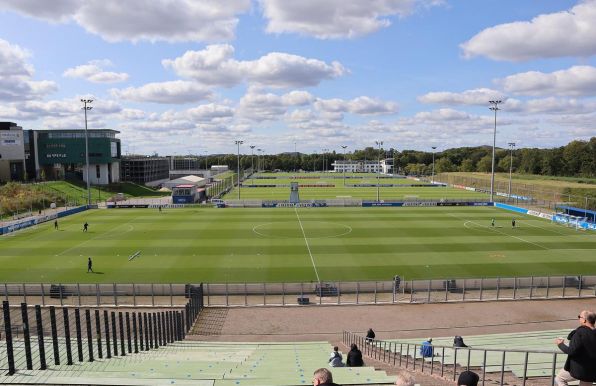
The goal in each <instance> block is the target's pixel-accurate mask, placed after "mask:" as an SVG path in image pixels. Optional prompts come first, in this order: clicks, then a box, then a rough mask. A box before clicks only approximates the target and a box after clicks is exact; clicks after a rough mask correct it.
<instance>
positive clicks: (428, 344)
mask: <svg viewBox="0 0 596 386" xmlns="http://www.w3.org/2000/svg"><path fill="white" fill-rule="evenodd" d="M432 342H433V338H428V339H427V340H425V341H424V342H422V346H420V355H421V356H422V357H423V358H429V357H432V356H433V355H434V353H433V351H434V350H433V343H432Z"/></svg>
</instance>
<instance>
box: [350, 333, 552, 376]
mask: <svg viewBox="0 0 596 386" xmlns="http://www.w3.org/2000/svg"><path fill="white" fill-rule="evenodd" d="M342 341H343V343H344V344H345V345H346V346H348V347H349V346H350V345H351V344H352V343H357V344H358V346H360V347H361V349H362V353H363V355H367V356H368V357H370V358H373V359H375V360H378V361H381V362H383V363H387V364H390V365H393V366H396V367H405V368H406V369H410V370H414V371H420V372H422V373H424V372H425V367H429V366H430V374H431V375H433V374H435V373H436V372H438V370H437V369H435V362H436V361H435V358H436V359H437V361H439V362H440V364H441V365H440V377H442V378H444V379H448V380H453V381H455V380H456V379H457V375H458V371H459V372H461V371H463V370H470V368H471V367H473V366H470V358H471V354H472V352H474V351H476V352H478V353H481V354H482V358H483V359H482V364H481V365H480V366H479V367H480V368H481V369H482V371H481V374H478V375H479V377H480V379H481V385H485V382H486V381H487V376H486V372H487V371H486V368H487V367H488V366H494V367H496V366H499V368H500V371H499V372H498V373H499V382H498V384H499V385H501V386H502V385H505V384H507V383H506V381H505V373H506V372H507V371H511V372H512V373H513V370H511V369H507V371H506V367H507V365H511V363H507V358H508V356H507V353H523V354H524V356H523V357H524V359H523V362H522V363H514V365H519V366H522V365H523V370H522V373H521V376H519V375H516V374H515V373H513V375H515V376H516V377H518V378H521V380H522V385H523V386H525V385H526V381H527V379H528V364H533V365H535V364H536V363H539V362H536V361H535V360H534V361H530V355H532V354H533V355H546V356H549V357H551V358H552V360H549V361H546V360H544V364H545V366H546V367H545V368H544V371H545V372H548V377H549V378H550V385H551V386H553V385H554V384H555V374H556V371H557V357H558V356H559V355H562V353H560V352H557V351H550V350H522V349H507V348H500V349H499V348H488V347H482V348H480V347H452V346H444V345H433V346H432V347H433V350H432V352H433V356H432V357H429V358H432V359H431V360H430V364H427V361H426V360H425V358H420V357H419V358H417V357H416V355H417V354H418V350H419V348H420V347H421V346H422V344H416V343H411V342H399V341H385V340H377V339H367V338H365V337H363V336H360V335H357V334H354V333H352V332H348V331H344V332H343V337H342ZM404 348H405V350H404ZM445 349H448V350H452V351H453V363H449V364H447V363H446V361H445V359H446V356H445ZM462 350H465V351H466V352H467V358H466V355H465V354H464V358H465V363H463V361H459V360H458V352H459V351H462ZM437 352H439V353H437ZM489 352H497V353H502V355H501V356H500V359H499V360H497V361H495V362H492V363H491V362H490V361H488V360H487V353H489ZM410 353H412V355H411V354H410ZM404 359H405V360H404ZM417 366H418V370H417ZM426 370H427V371H428V369H426ZM492 381H494V379H493V380H492Z"/></svg>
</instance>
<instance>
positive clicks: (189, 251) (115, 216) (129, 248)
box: [0, 207, 596, 283]
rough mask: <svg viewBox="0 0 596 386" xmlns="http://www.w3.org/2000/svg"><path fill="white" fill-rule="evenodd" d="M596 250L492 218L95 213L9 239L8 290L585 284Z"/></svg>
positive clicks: (414, 211)
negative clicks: (421, 281) (400, 281)
mask: <svg viewBox="0 0 596 386" xmlns="http://www.w3.org/2000/svg"><path fill="white" fill-rule="evenodd" d="M493 218H494V219H495V226H494V227H492V226H491V219H493ZM513 218H515V219H516V221H517V227H516V228H512V226H511V220H512V219H513ZM84 222H88V223H89V231H88V232H87V233H85V232H83V231H82V224H83V223H84ZM595 251H596V235H595V234H594V233H593V232H585V231H577V230H574V229H570V228H565V227H562V226H558V225H554V224H552V223H550V222H549V221H546V220H543V219H540V218H537V217H530V216H521V215H517V214H513V213H511V212H507V211H503V210H500V209H497V208H494V207H433V208H406V207H401V208H387V207H377V208H374V207H373V208H361V207H358V208H331V207H327V208H255V209H235V208H226V209H216V208H185V209H164V210H163V211H162V212H159V211H158V210H156V209H95V210H89V211H86V212H82V213H79V214H76V215H72V216H69V217H65V218H62V219H60V220H59V230H55V229H54V226H53V223H52V222H48V223H44V224H40V225H37V226H36V227H33V228H29V229H25V230H22V231H18V232H15V233H12V234H9V235H5V236H0V281H1V282H45V283H48V282H52V283H77V282H79V283H133V282H134V283H198V282H211V283H224V282H230V283H232V282H299V281H303V282H311V281H312V282H315V281H319V280H320V281H334V280H342V281H347V280H391V278H392V277H393V276H394V275H400V276H402V277H405V278H406V279H417V278H437V279H438V278H460V277H495V276H503V277H504V276H509V277H511V276H530V275H535V276H537V275H563V274H569V275H577V274H596V259H595V258H594V257H595V255H596V254H595V253H594V252H595ZM136 252H139V253H138V255H137V256H136V257H134V258H132V259H131V256H133V255H134V254H135V253H136ZM88 257H92V259H93V268H94V270H95V273H87V258H88Z"/></svg>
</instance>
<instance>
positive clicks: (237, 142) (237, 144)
mask: <svg viewBox="0 0 596 386" xmlns="http://www.w3.org/2000/svg"><path fill="white" fill-rule="evenodd" d="M243 143H244V141H234V144H236V146H238V200H240V145H242V144H243Z"/></svg>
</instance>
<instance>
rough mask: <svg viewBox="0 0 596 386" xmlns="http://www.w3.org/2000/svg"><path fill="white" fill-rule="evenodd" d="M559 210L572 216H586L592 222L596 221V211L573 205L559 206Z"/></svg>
mask: <svg viewBox="0 0 596 386" xmlns="http://www.w3.org/2000/svg"><path fill="white" fill-rule="evenodd" d="M557 212H563V213H565V214H568V215H570V216H576V217H586V218H587V220H588V221H589V222H591V223H596V211H593V210H587V209H582V208H576V207H573V206H557Z"/></svg>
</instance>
